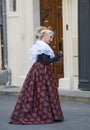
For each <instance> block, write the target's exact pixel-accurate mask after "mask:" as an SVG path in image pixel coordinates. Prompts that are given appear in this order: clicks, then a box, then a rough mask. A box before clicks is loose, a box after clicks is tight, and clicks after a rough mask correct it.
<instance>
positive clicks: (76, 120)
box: [0, 95, 90, 130]
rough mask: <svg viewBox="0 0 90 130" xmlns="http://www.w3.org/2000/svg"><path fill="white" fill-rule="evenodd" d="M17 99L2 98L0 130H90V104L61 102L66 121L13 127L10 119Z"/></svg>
mask: <svg viewBox="0 0 90 130" xmlns="http://www.w3.org/2000/svg"><path fill="white" fill-rule="evenodd" d="M16 100H17V97H15V96H9V95H4V96H0V130H90V104H85V103H80V102H74V101H72V102H70V101H61V106H62V110H63V113H64V117H65V120H64V121H63V122H59V123H53V124H44V125H13V124H9V123H8V122H9V118H10V116H11V113H12V111H13V108H14V105H15V103H16Z"/></svg>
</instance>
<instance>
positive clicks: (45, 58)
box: [37, 53, 61, 64]
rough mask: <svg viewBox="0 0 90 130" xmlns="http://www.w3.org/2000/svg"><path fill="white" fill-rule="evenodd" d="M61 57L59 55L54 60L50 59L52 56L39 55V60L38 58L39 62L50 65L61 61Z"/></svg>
mask: <svg viewBox="0 0 90 130" xmlns="http://www.w3.org/2000/svg"><path fill="white" fill-rule="evenodd" d="M60 57H61V56H60V55H57V56H55V57H53V58H50V55H46V54H44V53H43V54H41V55H38V58H37V62H43V63H44V64H50V63H53V62H55V61H58V60H59V59H60Z"/></svg>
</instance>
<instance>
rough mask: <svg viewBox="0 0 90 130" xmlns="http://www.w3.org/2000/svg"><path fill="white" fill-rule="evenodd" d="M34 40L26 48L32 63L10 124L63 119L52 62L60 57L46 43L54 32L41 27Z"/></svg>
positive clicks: (50, 121) (51, 121)
mask: <svg viewBox="0 0 90 130" xmlns="http://www.w3.org/2000/svg"><path fill="white" fill-rule="evenodd" d="M38 34H39V35H38V39H37V40H36V42H35V44H34V45H33V46H32V48H31V49H30V56H31V59H32V60H33V61H34V64H33V65H32V67H31V68H30V70H29V72H28V74H27V76H26V78H25V81H24V83H23V86H22V90H21V92H20V95H19V97H18V100H17V102H16V105H15V107H14V110H13V113H12V115H11V118H10V123H12V124H47V123H54V122H57V121H63V119H64V116H63V112H62V109H61V105H60V98H59V94H58V88H57V85H56V81H55V79H54V75H53V71H52V63H53V62H55V61H58V60H60V58H61V55H57V56H55V55H54V52H53V50H52V49H51V47H50V46H49V43H50V42H52V40H53V38H54V33H53V31H51V30H48V29H47V28H44V29H41V31H39V33H38Z"/></svg>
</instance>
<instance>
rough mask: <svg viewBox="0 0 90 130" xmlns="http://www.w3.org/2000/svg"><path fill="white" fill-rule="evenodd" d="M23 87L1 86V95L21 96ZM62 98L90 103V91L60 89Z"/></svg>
mask: <svg viewBox="0 0 90 130" xmlns="http://www.w3.org/2000/svg"><path fill="white" fill-rule="evenodd" d="M20 91H21V87H17V86H3V85H2V86H0V95H12V96H19V93H20ZM59 95H60V100H69V101H77V102H83V103H90V91H82V90H73V89H71V90H68V89H59Z"/></svg>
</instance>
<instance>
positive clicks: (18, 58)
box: [7, 0, 40, 86]
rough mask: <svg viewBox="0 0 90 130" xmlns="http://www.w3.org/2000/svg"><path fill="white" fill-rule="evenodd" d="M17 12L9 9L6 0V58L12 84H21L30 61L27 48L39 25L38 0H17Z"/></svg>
mask: <svg viewBox="0 0 90 130" xmlns="http://www.w3.org/2000/svg"><path fill="white" fill-rule="evenodd" d="M17 7H18V10H17V12H14V13H12V12H10V11H9V0H7V34H8V60H9V67H10V69H11V72H12V85H14V86H22V84H23V81H24V79H25V76H26V74H27V72H28V71H29V69H30V67H31V65H32V63H31V61H30V56H29V48H30V47H31V46H32V44H33V42H34V31H35V27H37V26H39V23H40V22H39V21H40V17H39V0H17Z"/></svg>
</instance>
